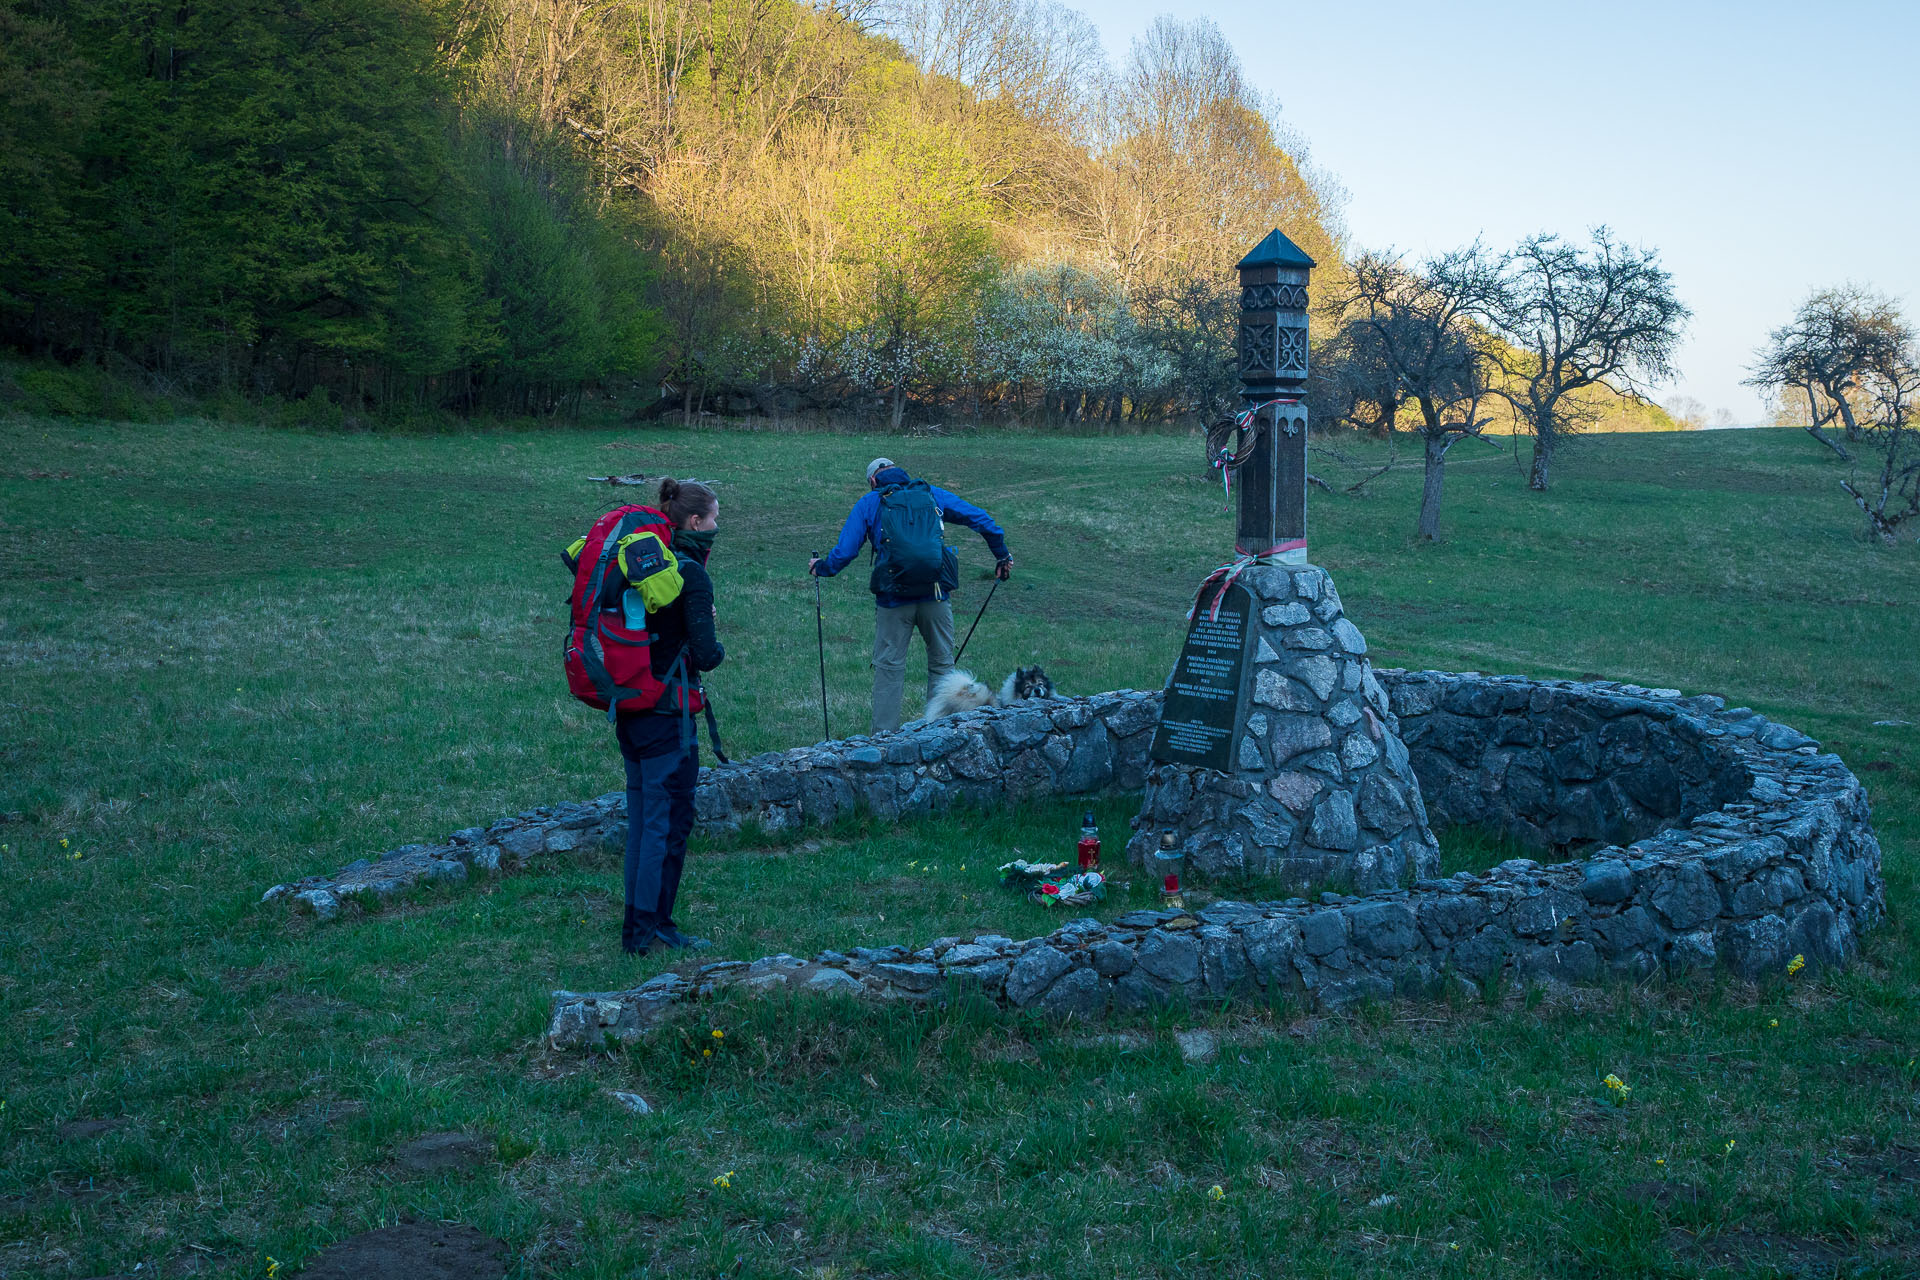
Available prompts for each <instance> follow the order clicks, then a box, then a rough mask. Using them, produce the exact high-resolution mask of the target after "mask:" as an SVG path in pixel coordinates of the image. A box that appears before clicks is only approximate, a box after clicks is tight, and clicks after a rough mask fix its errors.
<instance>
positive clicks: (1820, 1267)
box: [1667, 1231, 1888, 1277]
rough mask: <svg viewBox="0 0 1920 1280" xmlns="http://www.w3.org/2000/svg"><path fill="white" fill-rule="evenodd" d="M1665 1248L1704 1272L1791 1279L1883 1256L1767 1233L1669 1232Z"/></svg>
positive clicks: (1882, 1252) (1808, 1238) (1829, 1272)
mask: <svg viewBox="0 0 1920 1280" xmlns="http://www.w3.org/2000/svg"><path fill="white" fill-rule="evenodd" d="M1667 1247H1668V1248H1670V1249H1672V1250H1673V1252H1674V1253H1675V1254H1676V1255H1677V1256H1679V1257H1681V1258H1685V1259H1686V1260H1687V1261H1689V1262H1693V1263H1695V1264H1697V1265H1700V1266H1703V1267H1709V1268H1729V1269H1732V1270H1734V1271H1736V1272H1739V1273H1742V1274H1744V1273H1746V1272H1749V1271H1759V1272H1763V1273H1765V1274H1778V1275H1788V1276H1795V1277H1824V1276H1832V1275H1836V1274H1840V1273H1841V1270H1842V1268H1843V1267H1846V1266H1848V1264H1853V1263H1873V1262H1877V1261H1882V1260H1884V1259H1885V1258H1886V1257H1887V1256H1888V1254H1887V1253H1886V1251H1885V1250H1881V1249H1876V1248H1874V1247H1872V1246H1870V1245H1851V1244H1847V1243H1845V1242H1842V1241H1836V1240H1822V1239H1820V1238H1818V1237H1817V1236H1790V1235H1782V1234H1779V1233H1777V1232H1771V1231H1726V1232H1722V1233H1721V1234H1719V1235H1716V1236H1706V1237H1702V1236H1696V1235H1694V1234H1692V1233H1691V1232H1687V1231H1669V1232H1668V1233H1667Z"/></svg>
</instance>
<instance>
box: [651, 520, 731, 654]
mask: <svg viewBox="0 0 1920 1280" xmlns="http://www.w3.org/2000/svg"><path fill="white" fill-rule="evenodd" d="M674 553H675V555H676V556H678V557H679V560H680V580H681V582H682V583H683V584H684V585H682V586H681V588H680V596H679V598H678V599H677V600H675V601H674V602H673V603H672V604H670V605H668V606H667V607H666V608H664V609H662V610H660V611H659V612H657V613H650V614H648V615H647V630H649V631H651V632H652V633H653V674H654V675H656V676H658V677H660V678H661V679H662V680H664V679H666V677H667V673H668V672H669V671H671V670H673V661H674V659H675V658H678V657H679V656H680V654H681V652H682V651H683V650H684V651H685V652H686V655H687V666H688V668H689V669H690V670H692V671H693V672H694V674H696V675H697V674H698V673H700V672H702V671H711V670H713V669H714V668H715V667H717V666H719V665H720V664H721V663H722V662H725V661H726V660H727V651H726V648H725V647H724V646H723V645H721V643H720V637H719V636H717V635H715V634H714V631H713V579H712V578H710V577H708V576H707V569H706V566H705V565H703V564H700V563H699V562H698V561H696V560H695V559H694V558H693V557H692V556H690V555H687V554H686V553H685V552H683V551H681V550H680V549H679V548H678V547H676V548H674Z"/></svg>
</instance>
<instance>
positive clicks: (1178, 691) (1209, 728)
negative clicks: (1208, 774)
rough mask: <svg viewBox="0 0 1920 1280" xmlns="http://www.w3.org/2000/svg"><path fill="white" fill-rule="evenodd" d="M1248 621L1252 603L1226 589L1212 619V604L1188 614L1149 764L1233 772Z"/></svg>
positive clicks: (1234, 588)
mask: <svg viewBox="0 0 1920 1280" xmlns="http://www.w3.org/2000/svg"><path fill="white" fill-rule="evenodd" d="M1252 618H1253V597H1252V596H1250V595H1249V594H1248V593H1247V590H1246V588H1244V587H1240V586H1232V587H1228V588H1227V591H1226V596H1225V598H1224V599H1222V600H1221V601H1220V609H1219V612H1218V613H1217V614H1216V613H1215V612H1214V608H1213V603H1212V601H1208V602H1207V603H1206V604H1205V605H1203V606H1202V607H1200V608H1198V609H1196V610H1194V614H1193V622H1192V623H1191V624H1190V625H1189V626H1188V627H1187V642H1186V644H1185V645H1183V646H1182V647H1181V649H1180V661H1179V662H1178V663H1176V664H1175V665H1174V668H1173V680H1172V682H1171V683H1170V684H1168V685H1167V698H1166V702H1165V704H1164V705H1163V706H1162V707H1161V708H1160V725H1159V727H1158V728H1157V729H1155V730H1154V732H1153V748H1152V752H1151V754H1152V757H1153V759H1155V760H1158V761H1160V762H1161V763H1163V764H1188V765H1201V766H1204V767H1205V768H1209V769H1218V770H1220V771H1221V772H1222V773H1225V772H1227V771H1228V770H1230V769H1231V768H1232V767H1233V744H1234V741H1235V740H1236V739H1237V738H1238V737H1239V735H1240V721H1241V714H1240V713H1241V706H1242V700H1241V689H1242V685H1243V684H1244V683H1245V680H1246V673H1247V649H1248V646H1249V645H1250V643H1251V642H1252V638H1253V627H1252V625H1251V622H1252Z"/></svg>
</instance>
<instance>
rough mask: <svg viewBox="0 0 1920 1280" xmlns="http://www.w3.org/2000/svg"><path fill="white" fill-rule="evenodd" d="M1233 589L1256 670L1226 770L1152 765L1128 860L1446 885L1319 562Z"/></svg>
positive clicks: (1345, 884)
mask: <svg viewBox="0 0 1920 1280" xmlns="http://www.w3.org/2000/svg"><path fill="white" fill-rule="evenodd" d="M1237 585H1238V586H1240V587H1244V588H1245V599H1246V600H1247V601H1249V602H1250V605H1251V608H1250V609H1249V610H1248V612H1249V616H1248V618H1247V626H1248V630H1249V635H1248V637H1247V640H1246V645H1247V651H1248V654H1249V656H1250V658H1251V662H1250V663H1249V667H1250V670H1248V671H1247V672H1246V673H1244V674H1243V675H1242V677H1241V684H1242V691H1241V694H1240V700H1241V701H1242V703H1243V705H1242V708H1241V709H1242V711H1243V712H1244V714H1242V715H1240V716H1237V717H1236V719H1237V720H1238V722H1239V723H1238V726H1237V729H1236V730H1235V735H1236V736H1235V737H1234V738H1232V739H1230V740H1229V741H1228V742H1227V743H1225V744H1224V745H1225V746H1226V747H1227V749H1228V752H1229V756H1228V759H1229V760H1230V764H1229V766H1228V767H1227V768H1225V769H1224V770H1222V769H1217V768H1209V767H1205V766H1196V765H1191V764H1183V763H1155V764H1153V765H1152V766H1151V767H1150V769H1149V771H1148V774H1147V783H1146V791H1145V796H1144V799H1143V803H1142V805H1141V809H1140V816H1139V818H1138V819H1136V824H1135V834H1134V836H1133V838H1132V839H1131V841H1130V842H1129V843H1128V846H1127V852H1128V857H1129V859H1130V860H1131V861H1133V862H1135V863H1137V864H1140V865H1142V866H1147V865H1150V864H1151V860H1152V858H1153V855H1154V854H1155V853H1156V852H1157V851H1159V850H1161V849H1163V848H1167V849H1177V850H1179V851H1180V852H1181V853H1182V854H1183V855H1184V856H1185V858H1186V862H1187V865H1188V866H1189V867H1192V868H1194V869H1196V870H1198V871H1200V872H1202V873H1204V874H1206V875H1208V876H1216V877H1219V876H1233V875H1241V874H1253V875H1260V876H1276V877H1279V878H1281V879H1282V880H1284V881H1286V882H1287V883H1288V884H1289V885H1290V886H1292V887H1295V888H1306V887H1308V886H1324V887H1327V888H1335V889H1343V890H1356V891H1368V890H1374V889H1386V888H1394V887H1400V886H1405V885H1407V884H1410V883H1412V881H1413V880H1415V879H1420V878H1429V877H1433V876H1435V875H1437V874H1438V873H1439V869H1440V849H1439V846H1438V845H1437V844H1436V843H1435V842H1434V838H1433V833H1432V832H1431V831H1429V830H1428V829H1427V813H1426V807H1425V805H1424V804H1422V802H1421V799H1420V787H1419V784H1418V783H1417V782H1416V781H1415V779H1414V776H1413V768H1412V766H1411V765H1410V764H1409V763H1408V759H1407V748H1406V745H1405V744H1404V743H1403V742H1402V741H1401V739H1400V726H1399V722H1398V720H1397V719H1396V718H1395V717H1394V714H1393V711H1392V708H1391V707H1390V706H1389V705H1388V701H1387V695H1386V691H1385V690H1384V689H1383V688H1381V685H1380V682H1379V681H1378V680H1377V679H1375V678H1374V674H1373V669H1372V666H1371V664H1370V663H1369V662H1368V660H1367V657H1366V652H1367V642H1366V640H1365V639H1364V638H1363V637H1362V636H1361V634H1360V629H1359V628H1358V627H1356V626H1354V625H1353V623H1352V622H1350V621H1348V620H1347V618H1346V615H1345V614H1344V612H1343V611H1342V609H1341V605H1340V593H1339V592H1338V591H1337V590H1335V589H1334V585H1333V580H1332V579H1331V578H1329V577H1328V576H1327V574H1326V571H1325V570H1323V569H1321V568H1319V567H1317V566H1314V565H1303V566H1298V567H1293V566H1277V565H1259V566H1255V567H1253V568H1249V569H1247V570H1246V571H1245V572H1243V573H1242V574H1240V576H1239V579H1238V583H1237ZM1205 607H1206V606H1205V605H1203V606H1202V609H1201V611H1200V612H1201V613H1202V614H1204V612H1205ZM1197 616H1198V615H1197ZM1189 648H1190V649H1191V646H1189ZM1188 661H1189V657H1188V654H1183V655H1182V659H1181V666H1179V667H1176V668H1175V671H1174V675H1173V678H1172V679H1171V680H1170V681H1169V684H1168V690H1169V694H1170V695H1171V694H1172V693H1173V692H1174V691H1175V690H1176V689H1178V687H1179V686H1180V685H1181V683H1182V675H1183V669H1184V667H1185V666H1186V664H1187V662H1188ZM1163 728H1164V726H1163Z"/></svg>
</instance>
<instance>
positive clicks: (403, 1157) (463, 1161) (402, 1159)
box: [393, 1132, 493, 1173]
mask: <svg viewBox="0 0 1920 1280" xmlns="http://www.w3.org/2000/svg"><path fill="white" fill-rule="evenodd" d="M492 1157H493V1144H492V1143H491V1142H488V1141H487V1140H486V1139H485V1138H476V1137H475V1136H474V1135H472V1134H470V1133H452V1132H449V1133H429V1134H427V1135H426V1136H425V1137H420V1138H415V1139H414V1140H413V1141H412V1142H409V1143H407V1144H406V1145H405V1146H402V1147H398V1148H396V1149H395V1150H394V1153H393V1162H394V1163H395V1164H397V1165H399V1166H400V1167H401V1168H402V1169H405V1170H407V1171H408V1172H409V1173H446V1172H448V1171H450V1170H454V1169H471V1168H473V1167H474V1166H475V1165H478V1164H483V1163H485V1162H486V1161H487V1160H489V1159H491V1158H492Z"/></svg>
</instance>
